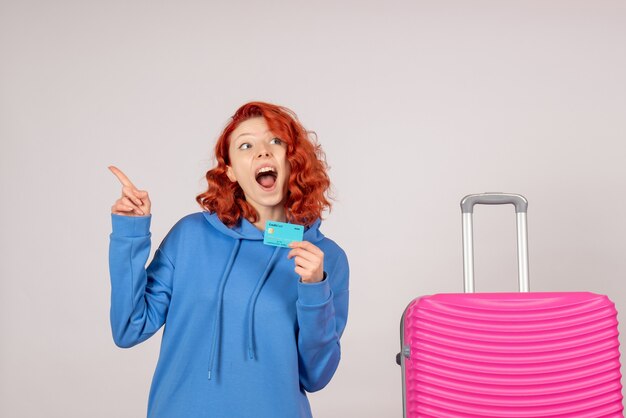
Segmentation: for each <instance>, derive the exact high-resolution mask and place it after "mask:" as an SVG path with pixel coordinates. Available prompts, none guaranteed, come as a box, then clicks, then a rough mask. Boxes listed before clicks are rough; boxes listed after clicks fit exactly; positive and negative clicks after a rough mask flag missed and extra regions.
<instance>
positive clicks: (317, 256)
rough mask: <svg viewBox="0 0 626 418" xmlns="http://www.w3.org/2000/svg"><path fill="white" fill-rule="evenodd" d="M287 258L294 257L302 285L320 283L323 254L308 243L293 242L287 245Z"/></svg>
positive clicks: (322, 270)
mask: <svg viewBox="0 0 626 418" xmlns="http://www.w3.org/2000/svg"><path fill="white" fill-rule="evenodd" d="M289 248H291V249H292V250H291V251H289V254H288V255H287V258H293V257H295V258H296V259H295V262H296V268H295V269H294V271H295V272H296V273H298V274H299V275H300V277H301V279H302V281H303V282H304V283H317V282H321V281H322V279H323V278H324V252H323V251H322V250H320V249H319V248H318V247H316V246H315V245H313V244H311V243H310V242H309V241H294V242H292V243H291V244H289Z"/></svg>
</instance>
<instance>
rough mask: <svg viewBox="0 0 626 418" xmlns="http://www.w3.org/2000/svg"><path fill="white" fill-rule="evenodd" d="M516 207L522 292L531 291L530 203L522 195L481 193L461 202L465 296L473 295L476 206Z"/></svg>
mask: <svg viewBox="0 0 626 418" xmlns="http://www.w3.org/2000/svg"><path fill="white" fill-rule="evenodd" d="M504 204H512V205H515V213H516V214H517V263H518V280H519V291H520V292H528V291H530V282H529V279H528V228H527V226H526V212H527V211H528V201H527V200H526V198H525V197H524V196H522V195H519V194H510V193H481V194H471V195H468V196H465V197H464V198H463V199H462V200H461V212H462V213H463V288H464V290H465V293H474V224H473V215H474V205H504Z"/></svg>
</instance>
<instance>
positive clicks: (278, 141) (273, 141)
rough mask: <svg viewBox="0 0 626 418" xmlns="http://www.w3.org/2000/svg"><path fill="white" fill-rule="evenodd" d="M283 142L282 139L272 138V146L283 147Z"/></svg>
mask: <svg viewBox="0 0 626 418" xmlns="http://www.w3.org/2000/svg"><path fill="white" fill-rule="evenodd" d="M282 143H283V141H282V140H281V139H280V138H272V139H271V140H270V144H276V145H282Z"/></svg>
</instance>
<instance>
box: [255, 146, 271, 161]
mask: <svg viewBox="0 0 626 418" xmlns="http://www.w3.org/2000/svg"><path fill="white" fill-rule="evenodd" d="M256 156H257V158H265V157H269V156H270V152H269V150H268V149H267V148H266V146H265V144H261V145H259V147H258V149H257V154H256Z"/></svg>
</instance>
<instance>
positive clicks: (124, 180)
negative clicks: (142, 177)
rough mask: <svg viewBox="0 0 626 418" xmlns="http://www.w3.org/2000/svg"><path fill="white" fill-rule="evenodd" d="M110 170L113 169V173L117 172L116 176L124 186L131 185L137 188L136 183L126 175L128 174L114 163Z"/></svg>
mask: <svg viewBox="0 0 626 418" xmlns="http://www.w3.org/2000/svg"><path fill="white" fill-rule="evenodd" d="M109 170H111V171H112V172H113V174H115V177H117V179H118V180H119V181H120V183H122V185H123V186H129V187H132V188H133V189H136V187H135V185H134V184H133V183H132V182H131V181H130V180H129V179H128V177H126V174H124V173H122V170H120V169H119V168H117V167H115V166H114V165H110V166H109Z"/></svg>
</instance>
